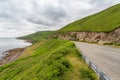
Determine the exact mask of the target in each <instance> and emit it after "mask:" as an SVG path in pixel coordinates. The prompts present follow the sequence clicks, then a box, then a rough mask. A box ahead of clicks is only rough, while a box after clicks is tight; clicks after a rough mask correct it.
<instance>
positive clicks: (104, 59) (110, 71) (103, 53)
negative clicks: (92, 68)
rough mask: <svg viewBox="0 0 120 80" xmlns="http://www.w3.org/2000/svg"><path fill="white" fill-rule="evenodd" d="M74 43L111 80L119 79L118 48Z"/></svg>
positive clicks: (119, 55) (119, 58)
mask: <svg viewBox="0 0 120 80" xmlns="http://www.w3.org/2000/svg"><path fill="white" fill-rule="evenodd" d="M74 43H75V44H76V46H77V47H78V48H79V49H80V51H82V52H83V54H84V55H86V56H87V57H88V58H89V59H90V60H91V61H92V62H93V63H94V64H95V65H96V66H97V67H98V68H99V69H100V70H102V71H103V72H104V73H105V74H106V75H107V76H108V77H109V78H110V79H111V80H120V49H116V48H112V47H109V46H102V45H97V44H89V43H83V42H74Z"/></svg>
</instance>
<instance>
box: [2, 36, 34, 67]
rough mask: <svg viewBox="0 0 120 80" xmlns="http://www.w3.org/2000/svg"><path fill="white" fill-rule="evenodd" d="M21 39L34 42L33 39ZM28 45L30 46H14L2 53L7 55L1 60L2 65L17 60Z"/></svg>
mask: <svg viewBox="0 0 120 80" xmlns="http://www.w3.org/2000/svg"><path fill="white" fill-rule="evenodd" d="M17 39H19V38H17ZM21 40H24V41H25V42H28V43H31V44H33V41H32V40H30V39H21ZM27 47H29V46H25V47H23V48H13V49H10V50H7V51H4V52H3V53H2V54H5V56H4V57H3V59H1V60H0V66H2V65H4V64H7V63H10V62H12V61H15V60H16V59H17V58H18V57H19V56H20V55H21V54H22V53H23V52H24V51H25V49H26V48H27Z"/></svg>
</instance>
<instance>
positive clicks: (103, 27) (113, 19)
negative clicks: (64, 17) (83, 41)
mask: <svg viewBox="0 0 120 80" xmlns="http://www.w3.org/2000/svg"><path fill="white" fill-rule="evenodd" d="M118 27H120V4H117V5H115V6H112V7H110V8H108V9H106V10H104V11H101V12H99V13H96V14H93V15H91V16H88V17H85V18H83V19H80V20H77V21H75V22H73V23H70V24H68V25H66V26H65V27H64V28H62V29H61V30H60V31H62V32H67V31H89V32H110V31H113V30H114V29H116V28H118Z"/></svg>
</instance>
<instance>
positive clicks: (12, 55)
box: [0, 48, 25, 66]
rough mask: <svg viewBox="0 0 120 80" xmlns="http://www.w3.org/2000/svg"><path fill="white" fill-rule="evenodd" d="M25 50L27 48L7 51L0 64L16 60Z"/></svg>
mask: <svg viewBox="0 0 120 80" xmlns="http://www.w3.org/2000/svg"><path fill="white" fill-rule="evenodd" d="M24 50H25V48H15V49H11V50H8V51H5V52H4V53H5V56H4V57H3V59H2V60H0V66H1V65H3V64H6V63H9V62H12V61H14V60H16V59H17V58H18V57H19V56H20V55H21V54H22V52H23V51H24Z"/></svg>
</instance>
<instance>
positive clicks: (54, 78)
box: [0, 40, 98, 80]
mask: <svg viewBox="0 0 120 80" xmlns="http://www.w3.org/2000/svg"><path fill="white" fill-rule="evenodd" d="M63 45H64V46H63ZM0 80H98V79H97V77H96V74H95V73H94V72H93V71H92V70H91V69H90V68H89V67H88V65H86V64H85V63H84V62H83V60H82V58H81V55H80V53H79V51H78V50H77V49H76V48H75V45H74V43H72V42H69V41H63V40H44V41H42V42H40V43H36V44H34V45H33V46H31V47H30V48H28V49H26V50H25V52H24V53H23V54H22V55H21V56H20V58H19V59H18V60H17V61H15V62H12V63H10V64H7V65H4V66H2V67H0Z"/></svg>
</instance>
